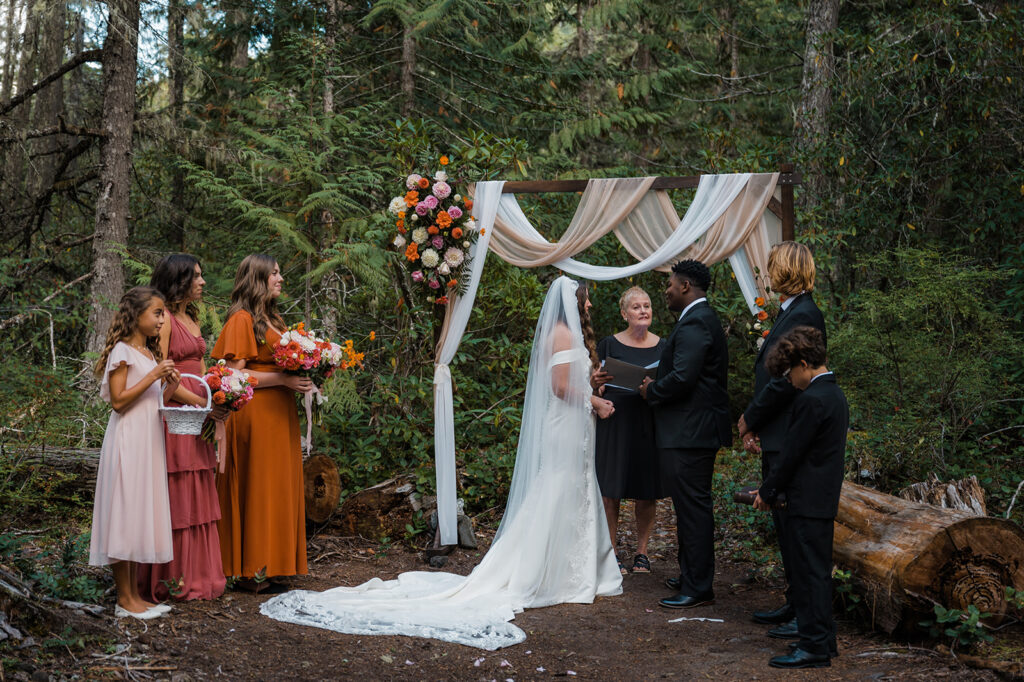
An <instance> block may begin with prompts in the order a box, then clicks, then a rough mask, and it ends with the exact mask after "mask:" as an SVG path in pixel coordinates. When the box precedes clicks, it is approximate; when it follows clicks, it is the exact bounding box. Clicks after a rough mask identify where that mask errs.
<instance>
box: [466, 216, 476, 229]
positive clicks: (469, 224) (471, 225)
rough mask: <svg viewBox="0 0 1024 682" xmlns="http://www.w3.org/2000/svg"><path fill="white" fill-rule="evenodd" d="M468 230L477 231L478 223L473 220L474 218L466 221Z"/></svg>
mask: <svg viewBox="0 0 1024 682" xmlns="http://www.w3.org/2000/svg"><path fill="white" fill-rule="evenodd" d="M466 229H467V230H475V229H476V221H475V220H473V219H472V218H470V219H469V220H467V221H466Z"/></svg>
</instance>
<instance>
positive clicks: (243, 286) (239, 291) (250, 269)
mask: <svg viewBox="0 0 1024 682" xmlns="http://www.w3.org/2000/svg"><path fill="white" fill-rule="evenodd" d="M275 265H277V259H276V258H274V257H273V256H268V255H267V254H265V253H253V254H250V255H248V256H246V257H245V258H243V259H242V262H241V263H239V264H238V271H237V272H236V273H235V286H234V288H232V289H231V307H230V308H228V317H229V318H230V317H231V316H232V315H234V314H235V313H237V312H238V311H239V310H244V311H245V312H247V313H249V314H250V315H252V330H253V333H254V334H256V339H257V340H262V339H266V338H267V328H268V327H270V326H271V325H272V324H273V325H277V327H278V328H279V329H284V328H285V326H287V325H285V323H284V318H283V317H281V314H280V313H279V312H277V301H276V300H275V299H274V297H272V296H271V295H270V287H268V286H267V281H268V280H269V279H270V275H271V273H273V272H274V266H275Z"/></svg>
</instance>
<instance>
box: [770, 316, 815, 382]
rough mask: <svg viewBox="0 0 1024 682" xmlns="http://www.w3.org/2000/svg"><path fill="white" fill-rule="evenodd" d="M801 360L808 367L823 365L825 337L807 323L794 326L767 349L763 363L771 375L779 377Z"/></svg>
mask: <svg viewBox="0 0 1024 682" xmlns="http://www.w3.org/2000/svg"><path fill="white" fill-rule="evenodd" d="M801 360H802V361H804V362H806V363H807V366H808V367H822V366H824V365H825V337H824V336H823V335H822V333H821V330H819V329H816V328H814V327H810V326H807V325H803V326H800V327H794V328H793V329H792V330H790V331H789V332H787V333H786V335H785V336H783V337H782V338H781V339H779V340H778V342H777V343H775V345H773V346H772V347H771V348H770V349H769V350H768V354H767V355H766V356H765V359H764V364H765V367H767V368H768V372H769V373H770V374H771V375H772V376H775V377H780V376H782V375H783V374H785V372H786V370H788V369H792V368H793V367H796V366H797V365H799V364H800V361H801Z"/></svg>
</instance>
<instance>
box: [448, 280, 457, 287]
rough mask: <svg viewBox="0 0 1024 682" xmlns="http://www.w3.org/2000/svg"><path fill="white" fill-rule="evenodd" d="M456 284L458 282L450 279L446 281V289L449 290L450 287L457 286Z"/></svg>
mask: <svg viewBox="0 0 1024 682" xmlns="http://www.w3.org/2000/svg"><path fill="white" fill-rule="evenodd" d="M458 283H459V281H458V280H455V279H450V280H448V288H449V289H451V288H452V287H454V286H457V285H458Z"/></svg>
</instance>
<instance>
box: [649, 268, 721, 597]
mask: <svg viewBox="0 0 1024 682" xmlns="http://www.w3.org/2000/svg"><path fill="white" fill-rule="evenodd" d="M710 286H711V273H710V272H709V271H708V268H707V266H706V265H704V264H703V263H701V262H700V261H695V260H684V261H681V262H679V263H676V264H675V265H673V266H672V273H671V275H670V276H669V285H668V289H666V291H665V298H666V300H667V302H668V307H669V310H672V311H676V312H680V315H679V321H678V322H677V323H676V326H675V328H674V329H673V330H672V334H671V335H670V336H669V337H668V342H667V344H666V345H665V350H664V352H663V353H662V355H661V360H660V362H659V364H658V374H657V379H654V380H651V379H650V378H647V379H645V380H644V383H643V384H642V385H641V386H640V394H641V395H642V396H643V397H644V398H646V399H647V402H648V403H650V405H651V407H652V408H653V412H654V438H655V444H656V445H657V447H658V454H659V457H660V459H661V468H662V475H663V476H664V478H665V483H666V488H667V490H668V491H669V492H670V494H671V496H672V503H673V505H674V506H675V510H676V529H677V533H678V541H679V578H678V579H676V578H669V579H668V581H667V583H668V585H669V587H671V588H672V589H674V590H676V592H677V594H676V595H675V596H672V597H666V598H665V599H662V600H661V601H660V602H659V603H660V604H661V605H662V606H664V607H666V608H672V609H687V608H693V607H695V606H701V605H702V604H713V603H714V601H715V593H714V592H713V591H712V581H713V579H714V576H715V546H714V545H715V517H714V511H713V509H712V501H711V479H712V474H713V472H714V467H715V455H716V453H717V452H718V449H719V448H720V447H722V446H724V445H729V444H730V443H731V442H732V429H731V424H730V420H729V399H728V394H727V393H726V379H727V376H728V371H729V352H728V349H727V348H726V341H725V332H723V331H722V325H721V323H720V322H719V321H718V316H717V315H716V314H715V311H714V310H712V309H711V306H710V305H708V302H707V298H706V296H705V293H706V292H707V290H708V288H709V287H710Z"/></svg>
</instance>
